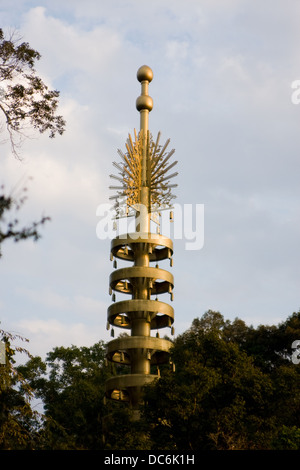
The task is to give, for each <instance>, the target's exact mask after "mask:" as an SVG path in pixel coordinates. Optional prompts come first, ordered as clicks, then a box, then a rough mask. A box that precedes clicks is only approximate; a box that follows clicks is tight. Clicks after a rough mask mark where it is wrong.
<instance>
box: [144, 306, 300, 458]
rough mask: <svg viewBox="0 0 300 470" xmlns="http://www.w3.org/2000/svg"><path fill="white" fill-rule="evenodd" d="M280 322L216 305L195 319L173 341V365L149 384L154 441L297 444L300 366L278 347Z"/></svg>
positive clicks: (167, 444) (165, 445)
mask: <svg viewBox="0 0 300 470" xmlns="http://www.w3.org/2000/svg"><path fill="white" fill-rule="evenodd" d="M288 323H289V324H291V320H289V322H288ZM292 323H293V325H294V328H295V329H296V330H297V325H298V323H297V322H295V318H293V322H292ZM281 330H284V328H283V327H282V326H279V327H276V326H273V327H262V326H260V327H258V328H257V330H255V329H254V328H252V327H246V325H245V324H244V322H242V321H241V320H238V319H236V320H234V322H232V323H231V322H229V321H228V320H227V321H225V320H224V318H223V317H222V315H221V314H220V313H219V312H212V311H209V312H207V313H206V314H204V315H203V317H202V318H201V319H199V318H197V319H195V320H194V321H193V323H192V326H191V328H190V329H189V330H187V331H186V332H185V333H183V334H182V335H180V336H178V337H177V338H176V340H175V342H174V346H173V349H172V361H173V362H174V363H175V364H176V372H175V373H170V372H169V373H168V374H167V375H166V376H165V377H162V378H161V379H160V380H159V381H157V382H156V383H153V384H151V385H149V386H147V387H146V391H145V403H146V405H145V407H144V410H143V413H144V417H145V419H146V421H147V422H148V425H149V427H150V426H151V438H152V442H153V448H154V449H158V450H161V449H174V450H178V451H180V450H192V451H195V450H206V449H218V450H220V449H221V450H224V449H243V450H244V449H276V448H278V449H279V448H283V445H284V443H286V445H287V446H288V447H286V448H291V449H292V448H297V449H299V448H300V442H299V431H300V429H299V419H300V380H299V373H300V370H299V367H298V368H297V367H295V365H294V364H292V363H291V361H290V358H289V357H288V356H285V355H283V354H281V352H282V351H283V349H284V348H283V344H284V341H281V349H280V347H279V341H278V337H279V336H280V334H279V333H280V332H281V333H282V331H281ZM254 332H255V333H254ZM255 334H256V338H257V339H258V338H260V341H259V346H258V347H256V343H255V341H253V336H255ZM250 338H251V340H250ZM285 347H286V345H285ZM274 348H275V349H274ZM247 349H248V350H249V349H251V353H252V355H250V354H249V353H248V352H247ZM278 358H280V360H278Z"/></svg>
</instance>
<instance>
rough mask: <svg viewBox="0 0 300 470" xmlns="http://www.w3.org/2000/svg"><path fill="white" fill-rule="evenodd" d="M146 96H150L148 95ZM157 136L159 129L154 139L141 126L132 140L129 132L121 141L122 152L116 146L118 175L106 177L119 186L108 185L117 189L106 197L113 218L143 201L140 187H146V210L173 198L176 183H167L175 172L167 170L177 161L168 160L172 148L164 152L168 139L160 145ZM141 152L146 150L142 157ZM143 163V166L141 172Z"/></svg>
mask: <svg viewBox="0 0 300 470" xmlns="http://www.w3.org/2000/svg"><path fill="white" fill-rule="evenodd" d="M142 96H143V95H142ZM142 96H140V97H139V98H142ZM145 96H148V95H145ZM148 98H150V97H149V96H148ZM144 134H146V135H144ZM160 137H161V133H160V132H159V133H158V135H157V138H156V140H155V141H154V140H153V137H152V135H151V134H150V132H149V131H148V130H146V131H145V130H144V129H141V130H140V132H139V133H138V134H137V132H136V130H135V129H134V140H133V139H132V137H131V135H130V134H129V137H128V139H127V142H126V144H125V145H126V152H125V153H123V152H122V151H121V150H120V149H118V154H119V156H120V157H121V159H122V160H121V162H120V163H116V162H113V165H114V167H115V168H116V169H117V170H118V175H110V177H111V178H113V179H115V180H117V181H118V182H119V183H121V186H120V185H118V186H110V187H109V188H110V189H113V190H116V191H117V194H116V195H114V196H111V197H110V200H115V205H114V209H115V211H116V218H119V217H124V216H130V215H135V213H136V208H137V207H139V204H141V203H145V201H142V200H141V187H147V188H148V189H149V191H148V200H147V212H148V213H149V214H154V213H156V212H158V211H161V210H164V209H170V208H171V206H172V200H173V199H175V198H176V196H175V195H173V194H172V188H175V187H177V184H171V183H170V180H171V179H172V178H174V177H175V176H177V174H178V173H177V172H175V173H172V174H170V170H171V169H172V168H173V167H174V166H175V165H176V164H177V163H178V162H177V161H174V162H173V163H170V159H171V157H172V155H173V154H174V152H175V150H174V149H173V150H171V151H170V152H168V151H167V147H168V145H169V143H170V139H168V140H167V141H166V143H165V144H164V145H160ZM144 154H146V155H145V156H146V158H145V159H144V158H143V157H144ZM143 166H144V167H145V169H144V172H143ZM143 173H144V175H143Z"/></svg>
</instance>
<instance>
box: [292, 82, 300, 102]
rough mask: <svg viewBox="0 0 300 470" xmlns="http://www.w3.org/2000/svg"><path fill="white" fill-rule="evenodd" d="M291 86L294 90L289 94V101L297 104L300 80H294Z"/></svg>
mask: <svg viewBox="0 0 300 470" xmlns="http://www.w3.org/2000/svg"><path fill="white" fill-rule="evenodd" d="M291 87H292V88H293V89H294V90H295V91H293V93H292V94H291V101H292V103H293V104H299V103H300V80H294V81H293V82H292V83H291Z"/></svg>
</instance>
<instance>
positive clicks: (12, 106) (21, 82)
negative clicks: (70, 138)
mask: <svg viewBox="0 0 300 470" xmlns="http://www.w3.org/2000/svg"><path fill="white" fill-rule="evenodd" d="M40 58H41V55H40V53H39V52H37V51H36V50H34V49H32V48H31V47H30V45H29V44H28V43H27V42H21V40H20V39H19V38H17V37H16V35H15V34H12V35H11V36H10V37H9V38H8V39H6V38H5V36H4V32H3V30H2V29H0V82H1V87H0V110H1V113H2V118H3V124H2V128H3V127H4V126H5V127H6V131H7V134H8V137H9V140H10V144H11V148H12V152H13V154H14V155H15V156H16V157H19V153H18V149H19V148H20V144H21V142H22V138H23V137H24V136H25V132H26V130H27V129H28V128H33V129H37V130H38V131H39V132H40V133H44V132H47V133H49V137H50V138H53V137H55V135H56V134H57V133H58V134H62V133H63V132H64V128H65V121H64V119H63V118H62V116H60V115H57V114H56V111H57V107H58V97H59V92H58V91H57V90H49V88H48V86H47V85H46V84H45V83H44V82H43V80H42V79H41V78H40V77H39V76H38V75H37V73H36V70H35V68H34V66H35V63H36V61H38V60H39V59H40Z"/></svg>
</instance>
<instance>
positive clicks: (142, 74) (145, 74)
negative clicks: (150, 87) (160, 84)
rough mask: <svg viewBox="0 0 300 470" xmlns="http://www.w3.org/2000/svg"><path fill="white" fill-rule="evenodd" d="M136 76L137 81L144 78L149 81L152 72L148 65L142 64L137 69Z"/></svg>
mask: <svg viewBox="0 0 300 470" xmlns="http://www.w3.org/2000/svg"><path fill="white" fill-rule="evenodd" d="M136 76H137V79H138V81H139V82H143V81H144V80H146V81H147V82H149V83H150V82H151V81H152V79H153V72H152V69H151V68H150V67H148V65H142V67H140V68H139V69H138V71H137V74H136Z"/></svg>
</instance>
